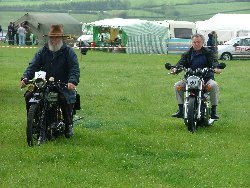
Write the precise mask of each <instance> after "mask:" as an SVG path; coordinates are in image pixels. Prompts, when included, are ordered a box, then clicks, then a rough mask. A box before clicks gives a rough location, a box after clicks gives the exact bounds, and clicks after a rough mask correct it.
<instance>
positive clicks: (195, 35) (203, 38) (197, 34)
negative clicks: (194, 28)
mask: <svg viewBox="0 0 250 188" xmlns="http://www.w3.org/2000/svg"><path fill="white" fill-rule="evenodd" d="M195 37H200V38H201V39H202V40H203V42H205V37H204V36H203V35H202V34H199V33H196V34H194V35H193V36H192V37H191V39H192V40H193V38H195Z"/></svg>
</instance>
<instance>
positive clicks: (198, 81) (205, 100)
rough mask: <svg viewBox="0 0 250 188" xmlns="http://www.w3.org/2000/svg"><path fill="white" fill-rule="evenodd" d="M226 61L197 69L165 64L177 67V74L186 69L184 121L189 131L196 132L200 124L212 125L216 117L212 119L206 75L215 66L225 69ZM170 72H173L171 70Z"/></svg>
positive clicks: (169, 65)
mask: <svg viewBox="0 0 250 188" xmlns="http://www.w3.org/2000/svg"><path fill="white" fill-rule="evenodd" d="M225 67H226V64H225V63H219V64H218V66H216V67H212V68H204V69H200V68H198V69H196V70H192V69H191V68H188V69H186V68H184V67H182V66H180V67H176V66H173V65H171V64H170V63H166V64H165V68H166V69H168V70H171V69H173V68H176V69H177V72H176V73H177V74H178V73H180V72H181V71H183V70H184V71H185V78H186V84H185V88H184V92H185V93H184V105H183V108H184V110H183V112H184V117H183V119H184V123H185V125H186V126H187V129H188V131H190V132H192V133H194V132H195V131H196V130H197V127H198V126H209V125H212V124H213V123H214V121H215V119H211V117H210V112H211V105H210V97H209V90H208V88H207V86H206V84H205V82H204V79H203V78H204V77H205V75H206V74H207V73H208V72H209V71H214V68H219V69H224V68H225ZM169 74H172V72H170V73H169Z"/></svg>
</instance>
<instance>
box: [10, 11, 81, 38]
mask: <svg viewBox="0 0 250 188" xmlns="http://www.w3.org/2000/svg"><path fill="white" fill-rule="evenodd" d="M14 23H15V25H16V26H17V25H19V24H21V23H26V25H28V26H29V28H30V31H31V32H32V33H33V34H34V35H36V37H37V38H38V41H39V42H40V43H41V42H42V43H43V42H44V37H43V35H46V34H48V32H49V28H50V25H52V24H61V25H62V26H63V31H64V34H65V35H68V36H72V37H78V36H80V35H81V34H82V24H81V23H80V22H79V21H78V20H76V19H75V18H73V17H72V16H70V15H69V14H66V13H39V14H30V13H26V14H25V15H24V16H22V17H21V18H19V19H18V20H16V21H15V22H14Z"/></svg>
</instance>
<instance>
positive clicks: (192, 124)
mask: <svg viewBox="0 0 250 188" xmlns="http://www.w3.org/2000/svg"><path fill="white" fill-rule="evenodd" d="M196 117H197V104H196V101H195V98H193V97H191V98H190V99H189V101H188V112H187V128H188V131H190V132H191V133H194V132H195V131H196V130H197V118H196Z"/></svg>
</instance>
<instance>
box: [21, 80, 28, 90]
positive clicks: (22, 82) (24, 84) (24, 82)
mask: <svg viewBox="0 0 250 188" xmlns="http://www.w3.org/2000/svg"><path fill="white" fill-rule="evenodd" d="M27 80H28V79H27V78H23V79H22V80H21V81H20V88H21V89H22V88H25V87H26V85H27V84H26V83H27Z"/></svg>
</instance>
